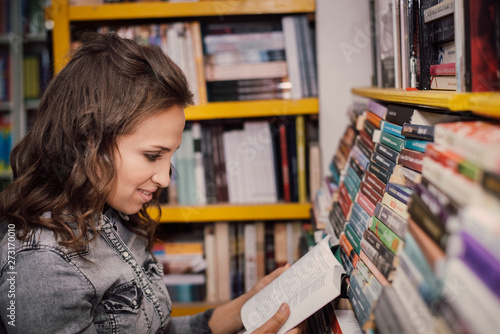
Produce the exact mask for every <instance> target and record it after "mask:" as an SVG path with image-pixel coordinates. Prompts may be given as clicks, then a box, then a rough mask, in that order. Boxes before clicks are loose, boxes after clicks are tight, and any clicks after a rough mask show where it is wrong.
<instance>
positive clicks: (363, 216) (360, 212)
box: [352, 202, 371, 228]
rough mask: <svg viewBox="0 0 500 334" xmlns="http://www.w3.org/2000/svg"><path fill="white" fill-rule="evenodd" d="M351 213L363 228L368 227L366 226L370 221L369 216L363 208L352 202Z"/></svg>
mask: <svg viewBox="0 0 500 334" xmlns="http://www.w3.org/2000/svg"><path fill="white" fill-rule="evenodd" d="M352 212H353V214H354V215H356V216H358V218H359V220H360V221H361V222H362V223H363V225H365V228H367V227H368V224H369V222H370V220H371V216H370V215H369V214H368V213H367V212H366V211H365V209H363V207H362V206H361V205H360V204H359V203H358V202H354V204H353V206H352Z"/></svg>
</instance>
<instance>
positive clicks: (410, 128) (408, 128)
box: [401, 123, 434, 141]
mask: <svg viewBox="0 0 500 334" xmlns="http://www.w3.org/2000/svg"><path fill="white" fill-rule="evenodd" d="M401 134H402V135H404V136H405V138H415V139H420V140H428V141H434V125H420V124H410V123H405V124H403V129H402V130H401Z"/></svg>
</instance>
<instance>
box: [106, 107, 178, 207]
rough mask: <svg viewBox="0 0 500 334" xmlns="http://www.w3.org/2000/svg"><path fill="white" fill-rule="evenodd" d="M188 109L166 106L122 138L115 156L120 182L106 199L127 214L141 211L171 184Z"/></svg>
mask: <svg viewBox="0 0 500 334" xmlns="http://www.w3.org/2000/svg"><path fill="white" fill-rule="evenodd" d="M184 125H185V117H184V110H183V108H181V107H179V106H174V107H172V108H169V109H165V110H163V111H161V112H160V113H158V114H156V115H154V116H151V117H149V118H146V119H145V120H144V121H142V122H141V123H139V124H138V125H137V127H136V129H135V130H134V132H132V133H130V134H127V135H123V136H120V137H118V141H117V149H115V152H114V157H115V161H116V169H117V177H116V184H115V187H114V189H113V190H112V192H111V193H110V194H109V196H108V197H107V199H106V202H107V203H108V204H109V205H110V206H111V207H112V208H114V209H115V210H117V211H121V212H123V213H125V214H129V215H131V214H135V213H137V212H139V210H140V209H141V208H142V206H143V205H144V203H147V202H149V201H151V199H152V198H153V193H154V192H155V191H156V190H157V189H158V188H159V187H161V188H165V187H167V186H168V185H169V183H170V174H169V172H170V159H171V158H172V154H173V153H174V151H175V150H176V149H177V148H178V147H179V146H180V144H181V141H182V131H183V129H184Z"/></svg>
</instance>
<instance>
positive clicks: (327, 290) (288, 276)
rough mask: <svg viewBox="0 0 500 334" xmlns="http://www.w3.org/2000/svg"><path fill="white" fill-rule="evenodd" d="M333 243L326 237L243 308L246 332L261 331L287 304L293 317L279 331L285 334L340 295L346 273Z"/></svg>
mask: <svg viewBox="0 0 500 334" xmlns="http://www.w3.org/2000/svg"><path fill="white" fill-rule="evenodd" d="M330 239H331V236H326V237H325V238H324V239H323V240H322V241H320V242H319V243H318V244H317V245H316V246H315V247H314V248H313V249H312V250H310V251H309V252H308V253H306V254H305V255H304V256H302V257H301V258H300V259H299V260H298V261H297V262H296V263H294V264H293V265H292V266H291V267H290V268H289V269H287V270H286V271H285V272H284V273H283V274H281V275H280V276H279V277H278V278H276V279H275V280H274V281H272V282H271V283H270V284H269V285H268V286H266V287H265V288H264V289H262V290H261V291H259V292H258V293H257V294H256V295H255V296H253V297H252V298H250V299H249V300H248V301H247V302H246V303H245V304H244V305H243V307H242V309H241V318H242V321H243V325H244V326H245V329H246V332H248V333H251V332H252V331H253V330H254V329H256V328H258V327H260V326H261V325H262V324H264V323H265V322H266V321H267V320H269V318H270V317H272V316H273V315H274V313H275V312H276V311H277V309H278V308H279V306H280V305H281V303H283V302H286V303H288V305H289V306H290V316H289V318H288V319H287V321H286V322H285V324H284V325H283V326H282V327H281V328H280V329H279V331H278V333H285V332H286V331H288V330H290V329H291V328H294V327H295V326H297V325H298V324H300V323H301V322H302V321H304V320H305V319H306V318H308V317H309V316H311V315H312V314H313V313H314V312H315V311H317V310H318V309H320V308H321V307H323V306H325V305H326V304H327V303H329V302H331V301H332V300H334V299H335V298H337V297H338V296H339V295H340V293H341V284H342V279H343V275H344V273H345V272H344V269H343V268H342V265H341V264H340V263H339V262H338V260H337V259H336V257H335V256H334V254H333V252H332V250H331V248H330V247H331V245H330ZM292 281H293V282H295V283H293V284H291V283H290V282H292ZM276 296H279V297H276Z"/></svg>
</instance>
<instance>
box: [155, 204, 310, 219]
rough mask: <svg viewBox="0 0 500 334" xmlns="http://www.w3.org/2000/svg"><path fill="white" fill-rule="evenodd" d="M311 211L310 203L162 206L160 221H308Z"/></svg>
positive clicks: (156, 212) (156, 213)
mask: <svg viewBox="0 0 500 334" xmlns="http://www.w3.org/2000/svg"><path fill="white" fill-rule="evenodd" d="M310 209H311V204H309V203H278V204H267V205H237V204H233V205H227V204H214V205H206V206H162V207H161V216H160V219H159V220H160V222H162V223H178V222H184V223H198V222H213V221H241V220H291V219H300V220H307V219H309V218H310V212H309V210H310ZM151 214H152V216H153V217H156V216H157V215H158V211H157V210H152V211H151Z"/></svg>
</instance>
